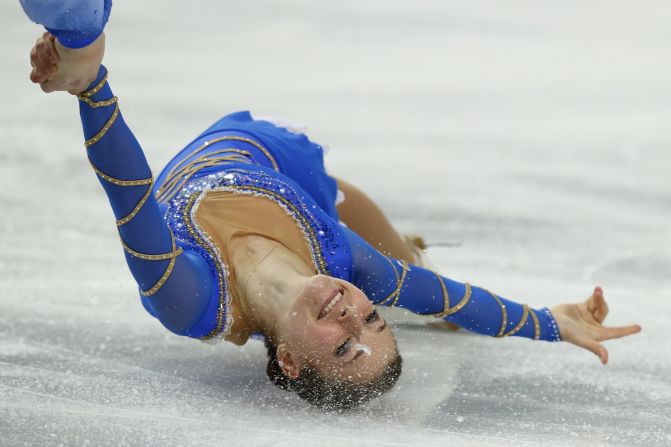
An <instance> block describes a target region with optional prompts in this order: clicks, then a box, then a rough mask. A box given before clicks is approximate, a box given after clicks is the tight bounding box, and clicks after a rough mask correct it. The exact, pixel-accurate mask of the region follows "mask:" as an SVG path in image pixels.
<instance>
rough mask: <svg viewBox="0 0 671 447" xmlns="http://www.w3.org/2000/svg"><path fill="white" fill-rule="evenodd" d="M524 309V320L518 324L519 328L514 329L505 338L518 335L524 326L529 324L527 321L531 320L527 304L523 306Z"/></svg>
mask: <svg viewBox="0 0 671 447" xmlns="http://www.w3.org/2000/svg"><path fill="white" fill-rule="evenodd" d="M522 307H523V308H524V313H523V314H522V319H521V320H520V322H519V323H517V326H515V327H514V328H512V329H511V330H510V332H508V333H507V334H504V337H510V336H511V335H515V334H517V333H518V332H519V331H520V329H522V328H523V327H524V325H525V324H526V323H527V319H528V318H529V306H527V305H526V304H523V305H522Z"/></svg>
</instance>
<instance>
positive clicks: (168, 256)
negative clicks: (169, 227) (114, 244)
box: [121, 232, 182, 261]
mask: <svg viewBox="0 0 671 447" xmlns="http://www.w3.org/2000/svg"><path fill="white" fill-rule="evenodd" d="M170 236H171V237H173V244H172V245H173V249H172V251H171V252H169V253H161V254H156V255H152V254H147V253H140V252H139V251H135V250H133V249H132V248H130V247H129V246H128V244H126V241H124V240H123V239H121V244H122V245H123V249H124V250H126V251H127V252H128V253H129V254H130V255H131V256H133V257H135V258H140V259H144V260H145V261H165V260H166V259H172V258H176V257H177V256H179V255H180V254H181V253H182V247H177V248H176V249H175V248H174V247H175V243H174V236H173V235H172V232H171V233H170Z"/></svg>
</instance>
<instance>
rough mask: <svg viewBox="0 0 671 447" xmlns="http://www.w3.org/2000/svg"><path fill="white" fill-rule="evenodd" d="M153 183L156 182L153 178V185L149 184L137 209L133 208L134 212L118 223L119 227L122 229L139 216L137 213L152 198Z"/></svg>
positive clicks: (136, 206)
mask: <svg viewBox="0 0 671 447" xmlns="http://www.w3.org/2000/svg"><path fill="white" fill-rule="evenodd" d="M153 182H154V179H153V178H152V181H151V183H149V187H148V188H147V192H145V193H144V195H143V196H142V198H141V199H140V201H139V202H138V203H137V205H135V208H133V211H131V212H130V213H128V215H127V216H126V217H124V218H121V219H119V220H117V221H116V225H117V227H120V226H122V225H125V224H127V223H128V222H130V221H131V220H132V219H133V218H134V217H135V216H136V215H137V213H139V212H140V209H142V206H144V204H145V203H146V202H147V199H149V197H150V196H151V185H152V183H153Z"/></svg>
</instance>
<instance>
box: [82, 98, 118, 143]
mask: <svg viewBox="0 0 671 447" xmlns="http://www.w3.org/2000/svg"><path fill="white" fill-rule="evenodd" d="M114 104H115V107H114V112H112V116H110V119H109V120H108V121H107V123H105V126H103V128H102V129H100V132H98V133H97V134H95V136H93V137H92V138H89V139H88V140H86V141H85V142H84V146H86V147H87V148H88V147H91V146H93V145H94V144H96V143H97V142H98V141H100V139H101V138H102V137H104V136H105V134H106V133H107V131H108V130H109V129H110V127H112V125H113V124H114V122H115V121H116V119H117V116H119V103H118V102H115V103H114Z"/></svg>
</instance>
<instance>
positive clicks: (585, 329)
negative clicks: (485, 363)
mask: <svg viewBox="0 0 671 447" xmlns="http://www.w3.org/2000/svg"><path fill="white" fill-rule="evenodd" d="M345 231H346V234H347V235H348V238H349V240H350V246H351V248H352V259H353V266H352V272H353V274H352V282H353V283H354V284H355V285H357V287H359V288H361V289H362V290H363V291H364V292H365V293H366V294H367V296H368V297H369V299H370V300H371V301H373V302H374V303H376V304H380V305H386V306H397V307H402V308H405V309H408V310H410V311H412V312H414V313H417V314H423V315H433V316H435V317H438V318H442V319H445V320H447V321H450V322H453V323H456V324H458V325H459V326H462V327H464V328H466V329H469V330H471V331H474V332H477V333H480V334H485V335H490V336H494V337H506V336H519V337H526V338H531V339H534V340H546V341H560V340H562V339H563V340H565V341H569V342H571V343H573V344H576V345H578V346H580V347H583V348H585V349H588V350H590V351H592V352H594V353H595V354H597V355H598V356H599V358H600V359H601V361H602V362H603V363H605V362H606V361H607V351H606V350H605V348H604V347H603V346H602V345H601V344H600V343H599V341H602V340H608V339H611V338H617V337H623V336H626V335H630V334H633V333H636V332H638V331H640V327H639V326H638V325H631V326H625V327H619V328H607V327H604V326H602V325H601V323H602V321H603V318H605V312H606V311H605V310H604V307H605V301H604V300H603V295H602V293H601V292H600V289H599V290H598V291H595V295H593V297H591V298H590V299H589V300H588V301H587V302H585V303H580V304H570V305H562V306H557V307H555V308H553V309H552V311H550V310H549V309H548V308H543V309H533V308H531V307H529V306H527V305H526V304H519V303H516V302H514V301H510V300H508V299H505V298H503V297H501V296H498V295H496V294H495V293H493V292H490V291H488V290H486V289H483V288H480V287H475V286H471V285H470V284H468V283H460V282H457V281H454V280H451V279H449V278H446V277H444V276H442V275H440V274H438V273H436V272H433V271H431V270H426V269H424V268H421V267H418V266H415V265H411V264H408V263H407V262H405V261H399V260H396V259H393V258H390V257H387V256H385V255H383V254H381V253H380V252H378V251H377V250H375V249H374V248H372V247H371V246H370V245H369V244H368V243H367V242H365V241H364V240H363V239H362V238H361V237H359V236H358V235H357V234H356V233H354V232H352V231H349V230H347V229H345Z"/></svg>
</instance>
